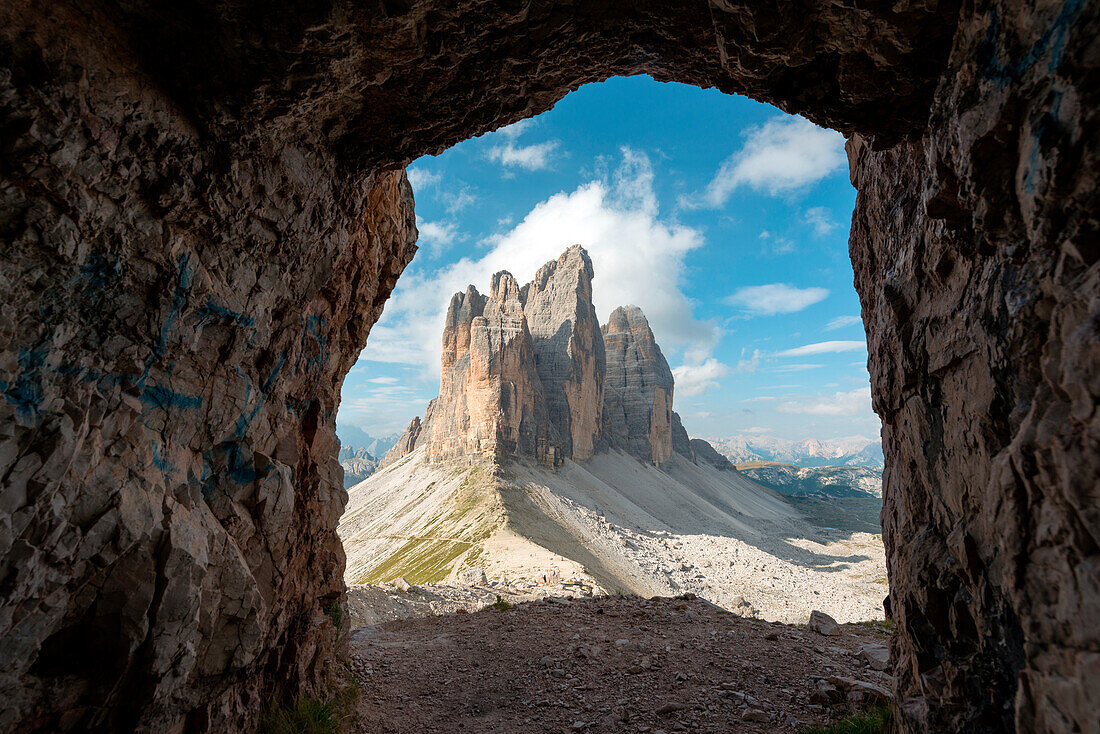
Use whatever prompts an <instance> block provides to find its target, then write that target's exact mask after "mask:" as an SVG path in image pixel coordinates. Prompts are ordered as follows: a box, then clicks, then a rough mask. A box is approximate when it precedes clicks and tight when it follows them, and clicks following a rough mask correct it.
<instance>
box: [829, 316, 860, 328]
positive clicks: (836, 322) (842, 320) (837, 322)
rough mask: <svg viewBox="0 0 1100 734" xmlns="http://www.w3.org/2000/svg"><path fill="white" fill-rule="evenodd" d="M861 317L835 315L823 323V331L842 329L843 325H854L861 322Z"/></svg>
mask: <svg viewBox="0 0 1100 734" xmlns="http://www.w3.org/2000/svg"><path fill="white" fill-rule="evenodd" d="M862 323H863V319H861V318H860V317H859V316H837V317H836V318H835V319H832V320H831V321H829V323H827V324H825V331H835V330H837V329H843V328H844V327H845V326H855V325H856V324H862Z"/></svg>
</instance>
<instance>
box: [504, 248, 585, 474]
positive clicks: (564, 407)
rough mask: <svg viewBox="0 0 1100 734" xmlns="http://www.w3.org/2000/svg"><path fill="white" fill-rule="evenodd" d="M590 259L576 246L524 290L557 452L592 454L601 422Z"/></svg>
mask: <svg viewBox="0 0 1100 734" xmlns="http://www.w3.org/2000/svg"><path fill="white" fill-rule="evenodd" d="M592 275H593V272H592V261H591V259H589V257H588V253H587V252H585V251H584V248H583V247H581V246H580V245H573V246H572V247H570V248H569V249H567V250H566V251H565V252H564V253H562V255H561V257H559V258H558V259H557V260H553V261H551V262H548V263H546V264H545V265H543V266H542V267H541V268H539V271H538V272H537V273H535V277H534V279H533V280H532V281H531V282H530V283H528V284H527V285H525V286H523V293H522V299H523V304H524V305H523V312H524V314H525V315H526V317H527V325H528V328H529V329H530V331H531V342H532V345H533V347H534V350H535V366H536V368H537V370H538V373H539V379H540V380H541V381H542V388H543V395H544V396H545V398H546V407H547V411H548V413H549V417H550V421H551V423H553V425H554V428H555V429H556V431H557V434H558V438H559V441H560V446H561V451H562V452H563V453H564V455H566V456H570V457H572V458H573V459H574V460H576V461H583V460H584V459H587V458H589V457H591V456H592V454H593V452H594V451H595V450H596V444H597V442H598V441H599V437H600V430H601V428H602V422H603V384H604V374H605V372H606V362H605V357H604V344H603V338H602V336H601V334H600V324H599V320H598V319H597V317H596V309H595V307H594V306H593V305H592Z"/></svg>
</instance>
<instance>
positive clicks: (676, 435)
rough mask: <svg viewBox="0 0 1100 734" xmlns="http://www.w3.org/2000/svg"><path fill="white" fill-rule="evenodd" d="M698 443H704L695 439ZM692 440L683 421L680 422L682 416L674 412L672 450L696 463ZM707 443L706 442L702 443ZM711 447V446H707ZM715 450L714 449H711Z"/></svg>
mask: <svg viewBox="0 0 1100 734" xmlns="http://www.w3.org/2000/svg"><path fill="white" fill-rule="evenodd" d="M695 440H696V441H702V439H698V438H697V439H695ZM691 441H692V440H691V438H689V437H688V433H687V430H686V429H685V428H684V424H683V421H681V420H680V414H679V413H677V412H676V411H675V410H674V411H672V450H673V451H675V452H676V453H678V454H680V455H681V456H686V457H687V458H689V459H691V460H692V461H695V449H694V445H693V444H692V442H691ZM702 442H703V443H706V441H702ZM707 445H708V446H710V444H707ZM711 450H712V451H713V450H714V449H713V448H712V449H711Z"/></svg>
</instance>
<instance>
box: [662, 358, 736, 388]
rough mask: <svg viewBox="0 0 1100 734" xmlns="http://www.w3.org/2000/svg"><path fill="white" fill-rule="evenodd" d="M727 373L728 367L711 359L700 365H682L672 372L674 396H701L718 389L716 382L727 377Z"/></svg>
mask: <svg viewBox="0 0 1100 734" xmlns="http://www.w3.org/2000/svg"><path fill="white" fill-rule="evenodd" d="M729 371H730V368H729V367H727V366H726V365H724V364H722V363H721V362H719V361H718V360H717V359H714V358H713V357H711V358H710V359H707V360H706V361H704V362H703V363H701V364H682V365H680V366H679V367H677V368H676V369H674V370H672V376H673V378H675V380H676V388H675V392H676V395H677V396H684V397H688V396H691V395H702V394H703V393H704V392H706V391H707V390H709V389H711V388H712V387H718V380H720V379H721V378H723V377H725V376H726V375H728V374H729Z"/></svg>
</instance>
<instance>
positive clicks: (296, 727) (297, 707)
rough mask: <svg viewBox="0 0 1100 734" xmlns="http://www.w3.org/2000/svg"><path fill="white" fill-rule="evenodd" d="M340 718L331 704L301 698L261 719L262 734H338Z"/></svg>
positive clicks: (269, 710)
mask: <svg viewBox="0 0 1100 734" xmlns="http://www.w3.org/2000/svg"><path fill="white" fill-rule="evenodd" d="M339 731H340V717H339V715H338V714H337V713H336V707H335V706H333V704H331V703H325V702H323V701H318V700H317V699H315V698H301V699H298V700H297V701H295V702H294V703H293V704H290V705H288V706H279V707H277V708H272V709H268V710H267V711H265V712H264V714H263V716H262V717H261V718H260V734H338V733H339Z"/></svg>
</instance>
